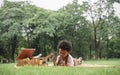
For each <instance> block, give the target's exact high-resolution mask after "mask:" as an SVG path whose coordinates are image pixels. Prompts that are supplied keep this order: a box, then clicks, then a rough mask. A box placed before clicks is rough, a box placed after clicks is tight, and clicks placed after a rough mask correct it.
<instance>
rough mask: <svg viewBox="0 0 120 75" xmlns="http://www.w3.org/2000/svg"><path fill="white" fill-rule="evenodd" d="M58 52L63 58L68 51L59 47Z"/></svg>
mask: <svg viewBox="0 0 120 75" xmlns="http://www.w3.org/2000/svg"><path fill="white" fill-rule="evenodd" d="M59 52H60V56H61V57H62V58H65V57H66V56H67V55H68V54H69V52H68V51H67V50H61V49H59Z"/></svg>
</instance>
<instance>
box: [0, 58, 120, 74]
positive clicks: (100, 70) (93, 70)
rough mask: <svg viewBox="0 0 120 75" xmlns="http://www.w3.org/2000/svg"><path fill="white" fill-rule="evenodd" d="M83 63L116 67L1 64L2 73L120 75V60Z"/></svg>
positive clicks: (0, 72)
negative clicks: (18, 65) (17, 65)
mask: <svg viewBox="0 0 120 75" xmlns="http://www.w3.org/2000/svg"><path fill="white" fill-rule="evenodd" d="M83 64H103V65H104V64H107V65H114V66H116V67H58V66H23V67H17V68H16V67H15V65H16V63H11V64H0V75H120V67H119V66H120V60H119V59H118V60H117V59H116V60H98V61H96V60H92V61H91V60H90V61H84V62H83Z"/></svg>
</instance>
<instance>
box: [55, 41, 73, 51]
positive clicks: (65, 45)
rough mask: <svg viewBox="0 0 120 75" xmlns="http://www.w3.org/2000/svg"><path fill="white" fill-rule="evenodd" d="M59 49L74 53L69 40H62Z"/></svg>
mask: <svg viewBox="0 0 120 75" xmlns="http://www.w3.org/2000/svg"><path fill="white" fill-rule="evenodd" d="M57 48H58V49H61V50H66V51H68V52H71V51H72V43H71V42H70V41H67V40H61V41H60V42H59V43H58V45H57Z"/></svg>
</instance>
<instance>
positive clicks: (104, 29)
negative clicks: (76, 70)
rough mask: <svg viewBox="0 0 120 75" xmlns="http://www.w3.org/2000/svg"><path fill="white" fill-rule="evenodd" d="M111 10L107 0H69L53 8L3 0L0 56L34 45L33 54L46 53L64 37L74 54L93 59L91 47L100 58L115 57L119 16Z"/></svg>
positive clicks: (119, 30)
mask: <svg viewBox="0 0 120 75" xmlns="http://www.w3.org/2000/svg"><path fill="white" fill-rule="evenodd" d="M114 12H115V11H114V9H113V4H112V3H110V2H109V1H107V0H100V1H97V2H96V3H93V4H91V2H90V1H88V2H85V1H84V2H83V4H79V3H78V0H73V2H72V3H69V4H67V5H66V6H64V7H62V8H60V9H59V10H57V11H52V10H46V9H43V8H40V7H36V6H34V5H31V4H30V3H29V2H28V1H25V2H11V1H7V0H4V5H3V6H2V7H1V8H0V35H1V36H0V55H1V56H3V57H5V58H7V59H9V60H10V59H12V60H14V58H15V56H17V55H18V53H19V51H20V50H21V48H35V49H36V52H35V54H34V55H36V54H39V53H42V54H43V56H46V55H47V54H48V53H51V52H53V51H55V50H57V44H58V42H59V41H60V40H62V39H67V40H69V41H71V42H72V45H73V51H72V55H73V56H74V57H80V56H82V57H83V59H91V58H94V57H95V52H96V51H95V49H97V50H98V56H99V57H100V58H104V57H105V56H106V55H108V56H109V57H119V55H120V54H119V49H120V48H119V43H118V42H117V41H119V40H118V38H119V37H120V19H119V18H118V17H117V16H116V17H115V16H114ZM88 16H89V18H91V19H89V18H88ZM94 30H95V31H94ZM94 36H96V39H95V37H94ZM109 37H112V38H115V39H117V40H116V41H114V40H112V39H109ZM109 40H110V41H109ZM111 40H112V41H111ZM95 41H96V43H95ZM113 41H114V42H113ZM95 47H96V48H95ZM111 52H113V53H111ZM111 54H113V55H111Z"/></svg>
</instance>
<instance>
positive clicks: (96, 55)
mask: <svg viewBox="0 0 120 75" xmlns="http://www.w3.org/2000/svg"><path fill="white" fill-rule="evenodd" d="M94 46H95V59H98V58H99V57H98V48H97V35H96V27H95V25H94Z"/></svg>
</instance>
